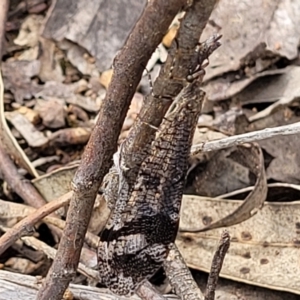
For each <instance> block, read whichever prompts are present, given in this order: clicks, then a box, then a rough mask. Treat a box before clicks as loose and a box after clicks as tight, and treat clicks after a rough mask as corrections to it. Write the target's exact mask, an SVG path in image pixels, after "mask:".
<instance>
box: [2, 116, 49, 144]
mask: <svg viewBox="0 0 300 300" xmlns="http://www.w3.org/2000/svg"><path fill="white" fill-rule="evenodd" d="M5 117H6V119H7V120H8V121H9V122H10V123H11V124H12V125H13V126H14V127H15V128H16V129H17V130H18V131H19V132H20V133H21V135H22V136H23V138H24V139H25V140H26V142H27V143H28V145H29V146H30V147H43V146H45V145H46V144H47V143H48V138H46V137H45V135H44V134H43V133H42V132H40V131H38V130H37V129H36V128H35V127H34V125H33V124H32V123H30V121H29V120H28V119H27V118H26V117H25V116H24V115H23V114H21V113H19V112H18V111H16V110H15V111H12V112H6V113H5Z"/></svg>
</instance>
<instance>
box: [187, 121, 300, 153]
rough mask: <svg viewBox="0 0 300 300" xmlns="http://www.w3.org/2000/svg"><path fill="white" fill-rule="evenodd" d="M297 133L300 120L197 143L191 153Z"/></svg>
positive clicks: (299, 129) (299, 131)
mask: <svg viewBox="0 0 300 300" xmlns="http://www.w3.org/2000/svg"><path fill="white" fill-rule="evenodd" d="M297 133H300V122H297V123H294V124H290V125H284V126H278V127H274V128H266V129H262V130H257V131H253V132H249V133H243V134H239V135H235V136H230V137H227V138H223V139H220V140H215V141H210V142H204V143H201V144H197V145H194V146H193V147H192V151H191V155H192V156H193V155H197V153H199V152H209V151H215V150H220V149H224V148H229V147H232V146H237V145H240V144H244V143H252V142H257V141H261V140H265V139H269V138H272V137H276V136H285V135H291V134H297Z"/></svg>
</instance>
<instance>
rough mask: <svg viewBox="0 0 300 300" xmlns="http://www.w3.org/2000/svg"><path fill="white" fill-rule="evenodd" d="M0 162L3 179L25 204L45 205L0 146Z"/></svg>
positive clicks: (0, 145)
mask: <svg viewBox="0 0 300 300" xmlns="http://www.w3.org/2000/svg"><path fill="white" fill-rule="evenodd" d="M0 76H1V75H0ZM0 80H1V79H0ZM0 161H1V174H2V176H3V179H4V180H5V181H6V182H7V183H8V185H9V186H10V187H11V188H12V189H13V191H14V192H15V193H17V194H18V195H19V196H20V197H21V198H22V199H23V200H24V202H25V203H26V204H28V205H30V206H33V207H36V208H38V207H41V206H43V205H45V204H46V201H45V200H44V199H43V197H42V196H41V195H40V194H39V192H38V191H37V190H36V188H35V187H34V186H33V185H32V184H31V182H30V181H29V180H27V179H24V177H23V176H22V175H21V174H20V173H19V172H18V169H17V167H16V165H15V164H14V163H13V162H12V160H11V159H10V157H9V155H8V154H6V152H5V150H4V148H3V145H2V144H0Z"/></svg>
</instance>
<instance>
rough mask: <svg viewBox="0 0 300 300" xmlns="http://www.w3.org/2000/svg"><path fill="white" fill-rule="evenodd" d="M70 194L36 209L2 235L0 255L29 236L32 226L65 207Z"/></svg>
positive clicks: (0, 238)
mask: <svg viewBox="0 0 300 300" xmlns="http://www.w3.org/2000/svg"><path fill="white" fill-rule="evenodd" d="M71 193H72V192H69V193H67V194H65V195H63V196H62V197H60V198H58V199H57V201H51V202H49V203H48V204H46V205H45V206H43V207H41V208H39V209H37V210H36V211H35V212H34V213H32V214H30V215H29V216H28V217H26V218H24V219H23V220H21V221H20V222H18V223H17V224H16V225H15V226H14V227H13V228H11V229H9V230H8V231H7V232H6V233H5V234H3V235H2V236H1V237H0V255H1V254H2V253H3V252H4V251H5V250H6V249H7V248H8V247H9V246H11V245H12V244H13V243H14V242H15V241H16V240H17V239H19V238H20V237H22V236H24V235H31V234H32V233H33V232H34V224H36V223H37V222H38V221H40V220H41V219H43V218H44V217H45V216H47V215H49V214H51V213H52V212H54V211H56V210H57V209H58V208H60V207H62V206H64V205H66V204H67V203H68V202H69V199H70V198H71Z"/></svg>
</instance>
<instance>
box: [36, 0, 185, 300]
mask: <svg viewBox="0 0 300 300" xmlns="http://www.w3.org/2000/svg"><path fill="white" fill-rule="evenodd" d="M184 3H185V1H183V0H173V1H168V2H166V1H162V0H153V1H150V2H148V4H147V6H146V8H145V10H144V12H143V14H142V16H141V18H140V19H139V21H138V22H137V23H136V25H135V27H134V28H133V30H132V32H131V34H130V35H129V37H128V39H127V41H126V43H125V45H124V47H123V48H122V50H121V51H120V52H119V53H118V55H117V56H116V58H115V60H114V64H113V66H114V73H113V77H112V80H111V83H110V86H109V88H108V91H107V94H106V97H105V99H104V101H103V104H102V106H101V109H100V112H99V118H98V121H97V123H96V125H95V127H94V130H93V132H92V134H91V137H90V140H89V142H88V144H87V146H86V149H85V151H84V153H83V155H82V160H81V164H80V166H79V168H78V170H77V172H76V175H75V178H74V180H73V190H74V193H73V196H72V199H71V202H70V207H69V211H68V214H67V220H66V227H65V230H64V233H63V237H62V239H61V242H60V244H59V247H58V251H57V254H56V257H55V260H54V262H53V264H52V267H51V269H50V270H49V272H48V275H47V277H46V280H45V282H44V285H43V287H42V288H41V289H40V291H39V294H38V299H39V300H46V299H47V300H48V299H53V300H55V299H61V297H62V296H63V294H64V291H65V290H66V288H67V286H68V285H69V283H70V281H71V280H72V278H73V276H74V275H75V274H76V268H77V265H78V261H79V257H80V252H81V248H82V245H83V240H84V235H85V233H86V231H87V226H88V223H89V220H90V216H91V212H92V209H93V205H94V201H95V198H96V194H97V191H98V189H99V187H100V184H101V182H102V180H103V177H104V175H105V174H106V173H107V172H108V169H109V167H110V166H111V159H112V155H113V153H114V152H115V150H116V145H117V140H118V136H119V133H120V130H121V127H122V124H123V122H124V119H125V116H126V112H127V110H128V108H129V104H130V101H131V99H132V96H133V94H134V92H135V90H136V87H137V85H138V83H139V81H140V79H141V76H142V72H143V66H145V65H146V64H147V61H148V60H149V58H150V56H151V54H152V53H153V51H154V50H155V48H156V47H157V46H158V44H159V43H160V41H161V40H162V38H163V36H164V34H165V33H166V31H167V29H168V27H169V25H170V24H171V22H172V20H173V18H174V17H175V15H176V13H177V12H178V11H179V9H180V8H181V7H182V6H183V5H184ZM149 24H151V26H149Z"/></svg>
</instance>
